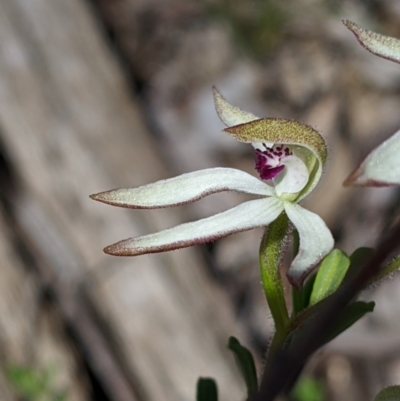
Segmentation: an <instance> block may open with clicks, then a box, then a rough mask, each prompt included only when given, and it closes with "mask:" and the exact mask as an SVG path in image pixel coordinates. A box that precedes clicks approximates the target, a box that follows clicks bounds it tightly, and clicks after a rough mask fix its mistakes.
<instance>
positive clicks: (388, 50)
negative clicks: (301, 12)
mask: <svg viewBox="0 0 400 401" xmlns="http://www.w3.org/2000/svg"><path fill="white" fill-rule="evenodd" d="M343 23H344V25H345V26H346V27H347V28H349V29H350V30H351V31H352V32H353V33H354V35H355V36H356V38H357V40H358V41H359V42H360V44H361V45H362V46H363V47H364V48H365V49H367V50H368V51H369V52H371V53H373V54H375V55H376V56H379V57H382V58H385V59H387V60H390V61H394V62H395V63H400V40H399V39H396V38H392V37H390V36H384V35H380V34H379V33H376V32H372V31H369V30H367V29H364V28H362V27H361V26H359V25H357V24H356V23H354V22H352V21H347V20H345V21H343ZM399 152H400V131H397V132H396V133H395V134H394V135H393V136H391V137H390V138H389V139H387V140H386V141H384V142H383V143H381V144H380V145H379V146H378V147H377V148H375V149H374V150H373V151H372V152H371V153H370V154H369V155H368V156H367V157H366V158H365V160H364V161H363V162H362V163H361V164H360V166H359V167H357V168H356V169H355V170H354V171H353V172H352V173H351V174H350V175H349V177H348V178H347V179H346V180H345V182H344V185H346V186H349V185H356V186H367V187H387V186H395V185H400V160H399Z"/></svg>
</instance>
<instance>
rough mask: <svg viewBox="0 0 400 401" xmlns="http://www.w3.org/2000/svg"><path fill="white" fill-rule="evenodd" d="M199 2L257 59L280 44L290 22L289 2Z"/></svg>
mask: <svg viewBox="0 0 400 401" xmlns="http://www.w3.org/2000/svg"><path fill="white" fill-rule="evenodd" d="M198 1H199V2H200V3H201V5H202V6H203V7H204V9H205V10H206V11H207V12H208V13H209V15H210V16H211V17H212V18H215V19H218V20H220V21H221V20H222V21H224V22H225V23H226V24H227V25H228V26H229V28H230V31H231V33H232V35H233V37H234V42H235V43H236V44H237V45H238V46H240V48H241V49H242V50H243V51H245V52H246V53H248V55H250V56H252V57H254V58H256V59H261V58H263V57H264V56H265V54H266V52H267V51H268V49H271V48H272V47H273V46H274V45H275V44H276V43H277V42H278V41H279V38H280V36H281V34H282V32H283V30H284V27H285V25H286V24H287V22H288V21H289V20H290V7H289V5H288V0H283V1H279V0H270V1H265V0H253V1H243V0H221V1H218V2H212V3H211V2H209V1H208V0H198ZM289 1H290V0H289Z"/></svg>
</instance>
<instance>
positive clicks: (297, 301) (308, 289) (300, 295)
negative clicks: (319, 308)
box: [292, 274, 317, 316]
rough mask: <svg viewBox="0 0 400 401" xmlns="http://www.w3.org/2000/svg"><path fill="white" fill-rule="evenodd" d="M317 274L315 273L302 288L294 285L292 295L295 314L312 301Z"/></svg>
mask: <svg viewBox="0 0 400 401" xmlns="http://www.w3.org/2000/svg"><path fill="white" fill-rule="evenodd" d="M316 277H317V275H316V274H313V275H312V276H311V277H310V278H309V279H308V280H307V281H306V282H305V284H304V285H303V287H301V288H300V290H297V289H296V288H295V287H293V290H292V291H293V292H292V297H293V316H296V315H297V314H298V313H300V312H301V311H303V310H304V309H306V308H307V307H308V305H309V303H310V297H311V293H312V290H313V286H314V283H315V278H316Z"/></svg>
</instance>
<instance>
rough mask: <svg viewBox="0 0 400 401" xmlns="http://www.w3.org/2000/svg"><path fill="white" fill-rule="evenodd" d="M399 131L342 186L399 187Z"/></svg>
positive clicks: (376, 150)
mask: <svg viewBox="0 0 400 401" xmlns="http://www.w3.org/2000/svg"><path fill="white" fill-rule="evenodd" d="M399 154H400V130H399V131H397V132H396V133H395V134H394V135H392V136H391V137H390V138H389V139H387V140H386V141H384V142H382V143H381V144H380V145H379V146H378V147H377V148H375V149H374V150H373V151H372V152H371V153H370V154H369V155H368V156H367V157H366V158H365V159H364V161H363V162H362V163H361V164H360V165H359V166H358V167H357V168H356V169H355V170H354V171H353V172H352V173H351V174H350V175H349V177H347V179H346V180H345V181H344V183H343V185H345V186H351V185H352V186H362V187H391V186H398V185H400V163H399Z"/></svg>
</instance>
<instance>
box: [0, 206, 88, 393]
mask: <svg viewBox="0 0 400 401" xmlns="http://www.w3.org/2000/svg"><path fill="white" fill-rule="evenodd" d="M0 227H1V228H0V260H1V266H0V277H1V279H0V333H1V334H0V363H1V365H2V370H1V373H0V399H1V400H2V401H11V400H16V399H19V398H17V397H16V396H17V394H18V395H20V394H19V390H21V389H18V388H16V387H14V385H13V384H12V383H11V382H10V381H9V380H8V379H7V374H6V372H7V371H8V370H9V369H11V368H16V367H18V368H26V369H31V370H32V371H34V372H35V373H36V374H39V375H40V374H42V373H43V372H45V371H49V370H52V371H53V376H52V379H51V381H50V382H49V383H48V385H49V387H48V388H47V389H46V391H49V392H51V391H67V394H68V400H74V401H83V400H87V399H88V396H89V388H88V387H87V385H85V382H86V384H87V382H88V378H87V377H85V375H83V374H82V368H80V367H79V366H78V363H79V362H81V361H80V359H79V358H77V357H76V354H75V352H74V348H73V347H72V346H71V342H70V341H69V340H68V339H67V338H66V336H65V333H63V326H64V323H63V322H60V317H59V316H57V315H56V314H55V310H54V309H53V308H51V307H46V303H45V302H43V294H42V292H43V287H42V286H41V285H40V281H39V280H38V278H37V276H36V274H35V272H34V270H33V269H32V268H29V266H24V264H23V262H22V261H21V258H20V257H19V255H18V254H17V253H16V252H15V249H14V246H13V240H12V239H13V235H12V233H10V232H9V230H7V223H6V221H5V220H4V218H3V214H0Z"/></svg>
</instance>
